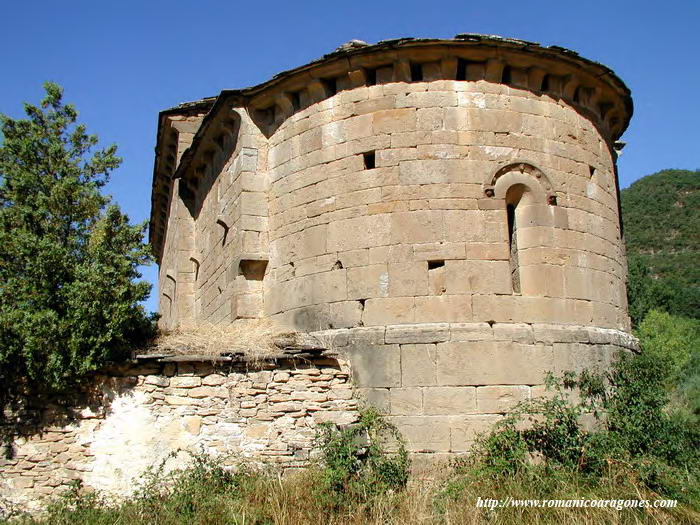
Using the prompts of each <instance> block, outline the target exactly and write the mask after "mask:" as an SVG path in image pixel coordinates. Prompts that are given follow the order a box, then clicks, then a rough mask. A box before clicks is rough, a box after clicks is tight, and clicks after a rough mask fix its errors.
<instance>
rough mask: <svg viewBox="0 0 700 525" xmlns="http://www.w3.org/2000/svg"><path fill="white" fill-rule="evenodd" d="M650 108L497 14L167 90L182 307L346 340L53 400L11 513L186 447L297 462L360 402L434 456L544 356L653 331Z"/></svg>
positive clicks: (169, 289)
mask: <svg viewBox="0 0 700 525" xmlns="http://www.w3.org/2000/svg"><path fill="white" fill-rule="evenodd" d="M631 112H632V102H631V99H630V95H629V91H628V90H627V88H626V87H625V85H624V84H623V83H622V82H621V81H620V80H619V79H618V78H617V77H616V76H615V75H614V74H613V73H612V71H610V70H609V69H607V68H605V67H604V66H602V65H600V64H596V63H594V62H591V61H589V60H585V59H583V58H581V57H579V56H578V55H576V54H575V53H573V52H571V51H567V50H564V49H561V48H553V47H550V48H543V47H540V46H539V45H537V44H533V43H528V42H522V41H518V40H510V39H502V38H497V37H486V36H479V35H458V36H457V37H455V38H454V39H453V40H414V39H402V40H393V41H386V42H380V43H379V44H376V45H367V44H365V43H363V42H357V41H353V42H349V43H348V44H346V45H344V46H342V47H341V48H339V49H337V50H336V51H334V52H333V53H331V54H329V55H326V56H325V57H323V58H322V59H320V60H317V61H315V62H312V63H310V64H308V65H306V66H303V67H300V68H297V69H294V70H292V71H288V72H285V73H281V74H279V75H277V76H276V77H274V78H273V79H272V80H270V81H268V82H265V83H263V84H261V85H259V86H255V87H252V88H248V89H243V90H236V91H223V92H222V93H221V94H220V95H219V96H218V97H215V98H209V99H203V100H200V101H197V102H192V103H187V104H182V105H180V106H178V107H176V108H173V109H169V110H166V111H163V112H162V113H161V114H160V117H159V128H158V145H157V149H156V161H155V170H154V178H153V196H152V202H153V207H152V216H151V229H150V235H151V242H152V244H153V247H154V249H155V252H156V254H157V257H158V262H159V264H160V290H159V295H160V311H161V314H162V324H163V326H164V327H165V328H175V327H178V326H192V325H193V324H198V323H199V324H203V323H208V324H209V323H210V324H215V325H217V324H224V325H225V324H230V323H235V322H236V320H237V319H250V318H269V319H274V320H276V321H278V322H279V323H280V324H282V325H287V326H289V327H291V328H294V329H296V330H299V331H302V332H314V333H316V334H318V335H320V336H321V337H315V338H313V337H312V338H311V339H312V340H314V339H315V340H317V341H323V342H324V345H325V346H327V347H330V348H329V350H330V351H328V352H323V353H321V354H318V353H316V354H308V353H307V354H299V353H296V352H286V353H285V352H284V351H283V352H282V353H281V354H279V355H274V356H269V358H268V359H266V360H264V361H261V362H250V361H246V359H245V358H244V357H243V358H241V357H240V356H239V357H236V356H231V355H224V356H219V357H217V356H215V355H207V356H201V355H200V356H195V355H153V354H149V355H143V356H140V357H139V358H138V359H137V360H136V362H134V363H131V364H126V365H124V366H120V367H116V368H112V369H109V370H104V371H101V372H100V373H99V374H96V375H95V376H94V377H93V378H92V380H91V381H86V382H84V392H79V394H80V395H77V396H75V398H74V399H58V400H47V401H45V400H35V403H34V405H36V406H33V407H28V408H31V409H32V410H33V411H34V412H35V413H36V414H37V415H38V417H37V419H36V420H35V422H36V423H37V425H36V426H32V427H28V426H26V425H25V427H26V428H22V429H20V432H19V433H17V434H16V436H15V438H14V440H13V441H12V443H11V446H10V449H11V450H10V449H8V450H10V451H11V453H8V454H3V455H2V457H1V458H0V469H1V470H2V473H3V475H2V476H0V515H1V514H2V512H3V501H11V502H15V503H17V504H20V505H23V506H28V507H32V506H34V507H35V506H36V505H38V504H39V501H40V498H41V497H42V496H44V495H55V494H57V493H59V492H60V491H61V489H62V488H65V487H67V486H68V484H69V483H70V480H71V479H79V480H82V482H83V483H84V484H85V486H87V487H92V488H94V489H98V490H101V491H106V492H107V493H109V494H114V495H124V494H128V493H130V491H133V490H134V487H135V486H137V484H136V481H135V480H136V479H137V478H138V477H139V476H140V475H141V474H142V473H143V472H144V470H145V469H147V468H149V467H154V466H157V465H159V464H160V463H161V462H165V461H168V462H171V463H172V462H174V464H170V463H169V464H170V466H171V467H172V466H177V465H178V464H183V463H184V462H185V461H186V458H185V457H183V452H182V451H183V450H200V451H204V452H206V453H208V454H213V455H221V456H223V457H225V458H232V460H235V459H236V458H241V457H244V458H254V459H255V458H257V459H261V460H264V461H266V462H273V463H276V464H277V465H279V466H280V467H281V468H283V469H285V468H296V467H299V466H302V465H304V464H305V463H306V462H307V460H308V458H309V454H310V453H311V451H312V447H313V440H314V436H315V431H316V430H315V429H316V428H317V426H318V424H319V423H321V422H324V421H332V422H335V423H338V424H347V423H352V422H353V421H355V420H356V418H357V406H358V403H359V400H360V398H364V399H365V400H366V401H368V402H371V403H373V404H374V405H376V406H377V407H378V408H379V409H381V410H382V411H383V412H384V413H386V414H387V416H388V417H389V418H390V419H391V420H392V421H393V422H394V423H396V425H397V426H398V427H399V429H400V430H401V432H402V433H403V435H404V437H405V438H406V439H407V442H408V446H409V448H410V450H411V451H412V452H413V453H414V457H415V458H416V459H421V458H423V457H424V458H430V459H431V460H432V459H434V458H436V457H437V458H439V457H440V456H441V455H451V454H454V453H461V452H465V451H467V450H468V449H469V446H470V445H471V443H472V442H473V440H474V437H475V436H476V435H477V434H478V433H479V432H481V431H483V430H485V429H487V428H488V427H489V426H490V425H491V424H492V423H493V422H494V421H497V420H498V419H499V418H501V417H503V414H504V413H505V412H506V411H507V410H508V409H509V408H510V407H512V406H513V405H514V404H515V403H517V402H518V401H520V400H522V399H526V398H529V397H532V396H537V395H538V394H541V393H542V392H543V390H544V385H543V382H544V377H545V374H546V372H548V371H552V372H561V371H563V370H569V369H580V368H582V367H591V366H594V367H605V366H608V364H609V363H610V361H611V359H612V358H613V356H614V355H615V353H617V352H619V351H621V349H630V348H634V343H635V342H634V339H633V338H632V337H631V336H630V335H629V334H628V331H629V319H628V316H627V305H626V302H625V297H626V296H625V278H626V275H625V273H626V265H625V258H624V253H623V243H622V239H621V230H620V214H619V199H618V191H617V177H616V170H615V159H616V141H617V139H618V138H619V137H620V135H621V134H622V132H623V131H624V129H625V127H626V126H627V123H628V121H629V118H630V116H631ZM282 347H284V345H282ZM318 349H319V348H316V350H318ZM222 350H225V349H222Z"/></svg>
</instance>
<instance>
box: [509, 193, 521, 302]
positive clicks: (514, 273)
mask: <svg viewBox="0 0 700 525" xmlns="http://www.w3.org/2000/svg"><path fill="white" fill-rule="evenodd" d="M516 205H517V204H508V205H507V206H506V214H507V215H508V246H509V253H510V257H509V259H510V276H511V282H512V285H513V293H520V268H519V264H518V226H517V224H516V216H515V207H516Z"/></svg>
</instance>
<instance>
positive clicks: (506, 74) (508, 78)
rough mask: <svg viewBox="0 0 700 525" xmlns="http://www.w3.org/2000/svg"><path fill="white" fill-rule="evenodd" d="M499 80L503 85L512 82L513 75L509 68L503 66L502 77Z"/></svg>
mask: <svg viewBox="0 0 700 525" xmlns="http://www.w3.org/2000/svg"><path fill="white" fill-rule="evenodd" d="M501 80H502V82H503V83H504V84H511V83H512V82H513V74H512V71H511V69H510V66H505V67H504V68H503V77H502V79H501Z"/></svg>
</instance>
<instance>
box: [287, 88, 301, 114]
mask: <svg viewBox="0 0 700 525" xmlns="http://www.w3.org/2000/svg"><path fill="white" fill-rule="evenodd" d="M289 96H290V97H291V99H292V107H293V108H294V111H299V109H301V96H300V95H299V92H298V91H293V92H292V93H290V94H289Z"/></svg>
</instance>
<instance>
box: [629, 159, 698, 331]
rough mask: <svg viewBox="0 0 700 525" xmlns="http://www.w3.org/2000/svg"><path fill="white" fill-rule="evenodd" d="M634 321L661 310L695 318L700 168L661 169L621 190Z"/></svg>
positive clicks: (696, 308) (696, 314)
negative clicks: (650, 311) (648, 312)
mask: <svg viewBox="0 0 700 525" xmlns="http://www.w3.org/2000/svg"><path fill="white" fill-rule="evenodd" d="M621 200H622V219H623V227H624V235H625V241H626V244H627V256H628V259H629V268H630V313H631V315H632V318H633V320H635V322H639V321H641V319H642V318H643V317H644V314H645V313H646V311H648V310H649V309H651V308H660V309H664V310H666V311H668V312H669V313H671V314H674V315H681V316H684V317H694V318H700V263H699V261H700V170H696V171H688V170H663V171H659V172H658V173H654V174H652V175H648V176H646V177H644V178H642V179H639V180H638V181H636V182H634V183H633V184H632V185H631V186H630V187H629V188H626V189H624V190H622V192H621Z"/></svg>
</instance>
